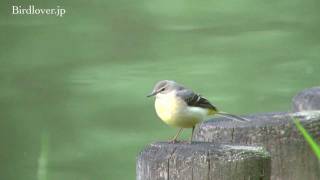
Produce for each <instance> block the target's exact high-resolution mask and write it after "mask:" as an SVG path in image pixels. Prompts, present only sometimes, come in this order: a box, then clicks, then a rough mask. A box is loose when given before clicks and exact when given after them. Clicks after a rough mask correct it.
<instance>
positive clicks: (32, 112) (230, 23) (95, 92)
mask: <svg viewBox="0 0 320 180" xmlns="http://www.w3.org/2000/svg"><path fill="white" fill-rule="evenodd" d="M23 3H24V4H18V5H29V4H28V1H26V2H23ZM30 3H31V4H33V5H36V6H39V7H42V8H55V7H56V6H57V5H60V6H62V7H63V8H66V11H67V13H66V14H65V16H64V17H62V18H60V17H53V16H12V15H11V11H10V10H11V6H10V5H8V4H7V2H3V1H2V2H1V6H0V10H1V11H0V28H1V29H0V42H1V48H0V63H1V64H0V118H1V121H0V123H1V124H0V138H1V142H2V145H1V149H0V161H1V164H0V179H4V180H102V179H103V180H104V179H106V180H120V179H128V180H129V179H135V158H136V155H137V153H138V152H139V151H140V150H141V149H143V147H144V146H145V145H146V144H148V143H150V142H153V141H156V140H166V139H168V138H169V137H171V136H172V135H173V134H174V133H175V131H176V130H175V129H174V128H171V127H168V126H166V125H165V124H164V123H162V122H161V121H160V120H159V119H158V118H157V117H156V115H155V112H154V109H153V100H152V99H147V98H146V97H145V95H146V94H147V93H149V92H150V91H151V89H152V87H153V85H154V83H155V82H156V81H158V80H161V79H173V80H176V81H178V82H180V83H183V84H185V85H187V86H188V87H191V88H193V89H195V90H196V91H197V92H200V93H201V94H202V95H204V96H205V97H207V98H208V99H209V100H210V101H212V102H213V103H214V104H216V106H217V107H218V108H219V109H221V110H223V111H227V112H232V113H235V114H248V113H257V112H270V111H287V110H290V108H291V98H292V97H293V96H294V95H295V94H296V93H297V92H299V91H300V90H302V89H305V88H308V87H312V86H317V85H319V82H320V81H319V79H320V78H319V72H320V53H319V52H320V18H319V17H320V12H319V8H320V3H319V1H315V0H306V1H302V0H300V1H299V0H294V1H289V0H280V1H279V0H277V1H268V2H262V1H252V0H246V1H241V2H240V1H209V0H205V1H197V2H196V1H187V0H186V1H182V0H170V1H168V0H163V1H150V0H145V1H134V2H133V1H124V0H120V1H119V0H118V1H116V0H113V1H96V0H94V1H90V2H89V1H68V2H67V1H65V2H62V1H61V2H52V1H51V2H43V1H30ZM10 4H11V5H12V4H14V3H13V2H10ZM189 135H190V131H185V133H184V134H183V136H182V138H188V136H189Z"/></svg>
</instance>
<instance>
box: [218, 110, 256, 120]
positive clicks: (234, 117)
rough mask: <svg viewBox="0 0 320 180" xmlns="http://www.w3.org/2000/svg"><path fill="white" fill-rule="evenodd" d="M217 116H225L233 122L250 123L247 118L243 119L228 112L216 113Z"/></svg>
mask: <svg viewBox="0 0 320 180" xmlns="http://www.w3.org/2000/svg"><path fill="white" fill-rule="evenodd" d="M216 114H217V115H220V116H223V117H226V118H229V119H232V120H236V121H240V122H249V121H250V120H248V119H246V118H243V117H240V116H237V115H234V114H230V113H226V112H221V111H218V112H216Z"/></svg>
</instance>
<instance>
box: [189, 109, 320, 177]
mask: <svg viewBox="0 0 320 180" xmlns="http://www.w3.org/2000/svg"><path fill="white" fill-rule="evenodd" d="M292 117H296V118H299V119H300V120H301V122H302V124H303V126H304V127H305V128H306V129H307V130H308V131H309V132H310V133H311V135H312V136H313V137H314V138H315V139H316V140H317V141H318V142H320V113H319V112H317V111H315V112H311V111H310V112H309V111H308V112H298V113H265V114H256V115H251V116H246V118H248V119H250V120H252V121H251V122H248V123H240V122H234V121H230V120H229V119H225V118H216V119H213V120H210V121H207V122H204V123H202V124H201V125H200V126H199V127H198V128H197V129H196V131H195V137H194V139H195V140H196V141H205V142H213V143H230V144H232V143H236V144H243V145H254V146H263V147H265V148H266V149H267V151H268V152H270V154H271V157H272V169H271V171H272V175H271V179H273V180H284V179H285V180H301V179H308V180H319V177H320V166H319V161H318V160H317V158H316V157H315V155H314V154H313V152H312V151H311V149H310V147H309V145H308V144H307V143H306V141H305V140H304V138H303V137H302V136H301V134H300V133H299V132H298V130H297V129H296V127H295V125H294V124H293V122H292Z"/></svg>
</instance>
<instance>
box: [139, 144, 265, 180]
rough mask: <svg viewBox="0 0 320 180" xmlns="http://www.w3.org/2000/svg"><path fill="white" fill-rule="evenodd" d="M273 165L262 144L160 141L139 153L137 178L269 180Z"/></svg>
mask: <svg viewBox="0 0 320 180" xmlns="http://www.w3.org/2000/svg"><path fill="white" fill-rule="evenodd" d="M270 164H271V163H270V156H269V155H268V153H267V152H266V151H265V150H264V149H263V148H261V147H255V146H236V145H216V144H212V143H205V142H193V143H192V144H189V143H187V142H181V143H176V144H170V143H166V142H156V143H153V144H150V145H149V146H147V147H146V148H145V149H144V150H143V151H142V152H141V153H140V154H139V156H138V159H137V179H138V180H160V179H167V180H192V179H194V180H234V179H262V180H268V179H269V178H270ZM163 165H165V167H163ZM163 170H165V172H164V171H163Z"/></svg>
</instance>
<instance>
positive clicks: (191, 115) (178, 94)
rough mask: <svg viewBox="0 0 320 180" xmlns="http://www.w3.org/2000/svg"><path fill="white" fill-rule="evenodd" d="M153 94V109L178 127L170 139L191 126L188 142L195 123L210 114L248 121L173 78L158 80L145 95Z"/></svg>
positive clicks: (175, 138)
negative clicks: (222, 109) (218, 107)
mask: <svg viewBox="0 0 320 180" xmlns="http://www.w3.org/2000/svg"><path fill="white" fill-rule="evenodd" d="M152 96H155V103H154V106H155V110H156V114H157V115H158V117H159V118H160V119H161V120H162V121H164V122H165V123H166V124H168V125H169V126H173V127H178V128H179V130H178V132H177V133H176V135H175V136H174V137H173V138H172V139H171V140H170V142H172V143H176V142H177V138H178V136H179V135H180V133H181V132H182V130H183V129H184V128H192V133H191V137H190V142H192V138H193V133H194V129H195V126H196V124H198V123H200V122H202V121H203V120H205V119H206V118H207V117H209V116H212V115H220V116H224V117H227V118H230V119H232V120H237V121H241V122H248V121H249V120H248V119H246V118H242V117H239V116H237V115H233V114H230V113H226V112H222V111H219V110H218V109H217V107H216V106H215V105H213V104H211V103H210V102H209V100H208V99H206V98H204V97H203V96H201V95H200V94H198V93H196V92H194V91H193V90H191V89H189V88H186V87H185V86H183V85H182V84H179V83H177V82H175V81H173V80H161V81H158V82H157V83H156V84H155V86H154V88H153V90H152V92H151V93H150V94H148V95H147V97H152Z"/></svg>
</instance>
